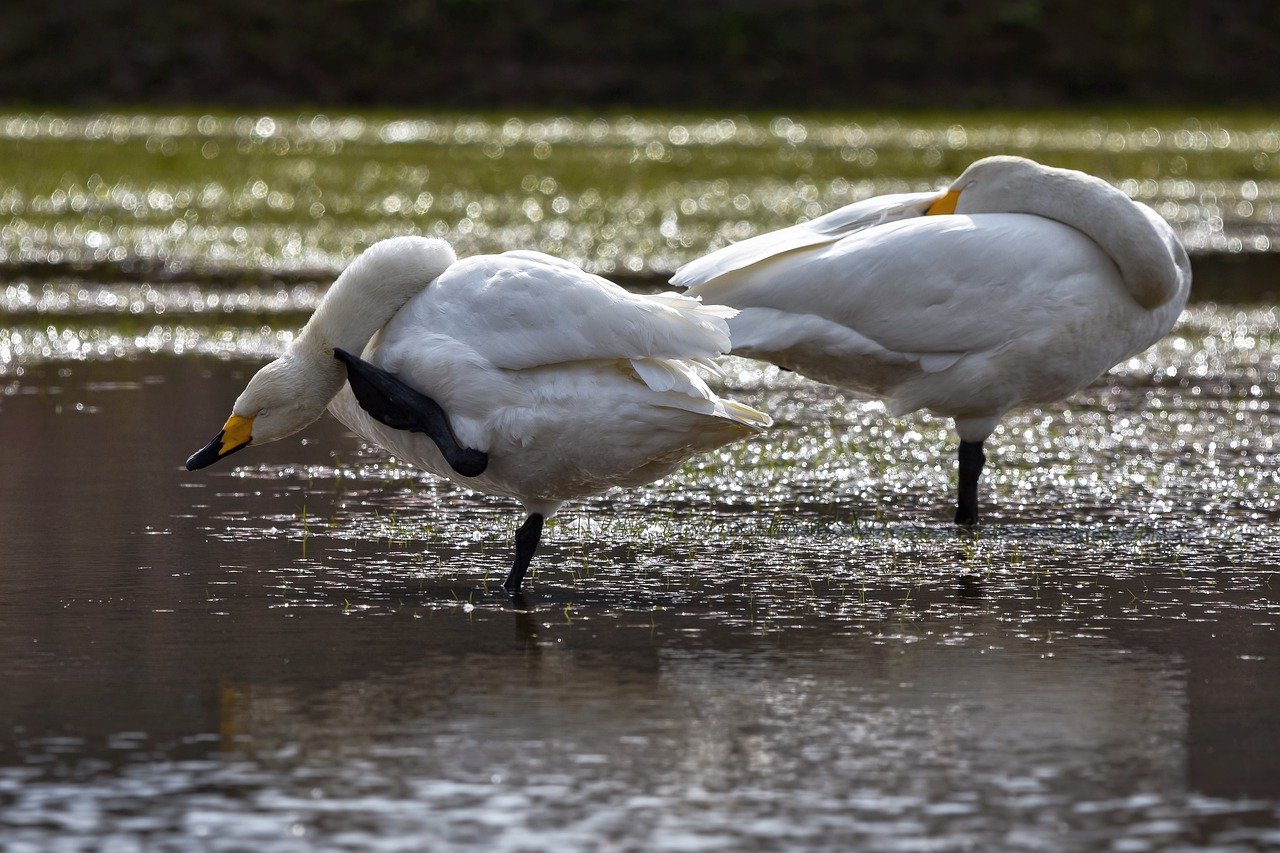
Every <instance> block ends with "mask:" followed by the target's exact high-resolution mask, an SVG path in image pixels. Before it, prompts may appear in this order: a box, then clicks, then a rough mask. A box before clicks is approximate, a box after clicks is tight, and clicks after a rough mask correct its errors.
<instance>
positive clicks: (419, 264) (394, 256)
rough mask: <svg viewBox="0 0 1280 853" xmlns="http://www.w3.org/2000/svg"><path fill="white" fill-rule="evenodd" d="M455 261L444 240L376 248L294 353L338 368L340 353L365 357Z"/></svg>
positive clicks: (319, 312) (349, 274)
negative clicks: (386, 329)
mask: <svg viewBox="0 0 1280 853" xmlns="http://www.w3.org/2000/svg"><path fill="white" fill-rule="evenodd" d="M456 259H457V258H456V256H455V255H454V253H453V249H452V248H450V247H449V244H448V243H446V242H444V241H443V240H431V239H426V238H422V237H397V238H393V239H391V240H384V241H382V242H380V243H376V244H374V245H373V246H372V247H370V248H369V249H367V250H366V251H365V252H364V253H363V254H361V255H360V256H359V257H358V258H356V259H355V261H353V262H352V263H351V265H350V266H349V267H347V269H346V270H344V271H343V273H342V274H341V275H339V276H338V279H337V280H336V281H335V282H334V283H333V285H332V286H331V287H330V288H329V290H328V292H327V293H325V295H324V298H323V299H322V300H320V305H319V306H317V307H316V310H315V313H314V314H312V315H311V319H310V320H309V321H308V322H307V324H306V326H304V327H303V329H302V332H301V333H300V334H299V335H298V338H297V339H296V340H295V341H294V343H293V346H292V347H291V349H292V350H294V351H296V352H297V353H298V354H299V355H304V356H307V357H309V358H315V359H323V360H324V361H325V363H326V364H336V362H334V359H333V351H334V350H335V349H343V350H346V351H347V352H349V353H352V354H355V355H359V354H361V353H362V352H364V349H365V347H366V346H368V344H369V341H370V340H371V339H372V338H373V336H374V334H376V333H377V331H378V330H379V329H381V328H382V327H383V326H385V325H386V324H387V322H388V321H390V320H391V318H392V317H394V316H395V315H396V313H397V312H398V311H399V310H400V309H401V308H403V307H404V306H405V304H406V303H407V302H408V301H409V300H410V299H412V298H413V297H415V296H417V295H418V294H419V293H421V292H422V291H424V290H426V288H427V287H428V286H429V285H430V284H431V282H433V281H434V280H435V279H436V278H437V277H439V275H440V274H441V273H443V272H444V271H445V270H446V269H447V268H448V267H449V265H450V264H452V263H453V262H454V261H455V260H456Z"/></svg>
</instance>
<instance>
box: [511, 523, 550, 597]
mask: <svg viewBox="0 0 1280 853" xmlns="http://www.w3.org/2000/svg"><path fill="white" fill-rule="evenodd" d="M541 538H542V516H541V515H539V514H538V513H536V512H535V513H531V514H530V515H529V518H528V519H526V520H525V523H524V524H522V525H520V529H519V530H517V531H516V562H515V565H514V566H512V567H511V574H509V575H507V579H506V581H505V582H504V583H503V584H502V586H503V587H504V588H505V589H506V590H507V592H512V593H516V592H519V591H520V584H522V583H523V582H524V573H525V570H526V569H528V568H529V563H530V562H531V561H532V560H533V552H534V551H536V550H538V540H539V539H541Z"/></svg>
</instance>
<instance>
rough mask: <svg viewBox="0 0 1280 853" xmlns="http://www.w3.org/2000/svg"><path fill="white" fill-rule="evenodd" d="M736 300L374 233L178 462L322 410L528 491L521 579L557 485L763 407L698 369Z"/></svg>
mask: <svg viewBox="0 0 1280 853" xmlns="http://www.w3.org/2000/svg"><path fill="white" fill-rule="evenodd" d="M734 313H735V312H734V311H733V310H732V309H728V308H724V307H721V306H711V305H703V304H701V302H700V301H699V300H697V299H694V298H690V297H688V296H681V295H679V294H674V293H665V294H658V295H656V296H638V295H635V294H632V293H628V292H627V291H625V290H623V289H622V288H621V287H618V286H617V285H615V284H613V283H611V282H608V281H606V280H604V279H602V278H600V277H598V276H594V275H590V274H588V273H586V272H583V271H582V270H581V269H579V268H578V267H576V266H574V265H573V264H570V263H568V262H566V261H561V260H558V259H556V258H552V257H550V256H547V255H543V254H539V253H537V252H507V253H505V254H502V255H482V256H477V257H472V258H467V259H465V260H461V261H459V260H457V259H456V257H455V256H454V253H453V250H452V249H451V248H450V247H449V244H448V243H445V242H444V241H442V240H432V239H426V238H421V237H398V238H394V239H390V240H384V241H382V242H380V243H377V244H375V245H373V246H372V247H370V248H369V249H368V250H366V251H365V252H364V253H363V254H361V255H360V256H359V257H358V258H356V260H355V261H354V262H352V264H351V265H350V266H349V267H348V268H347V269H346V270H345V271H344V272H343V273H342V275H340V276H339V277H338V279H337V281H336V282H334V284H333V286H332V287H330V289H329V291H328V292H327V293H326V294H325V296H324V299H323V300H322V301H321V303H320V305H319V306H318V307H317V308H316V311H315V313H314V314H313V315H312V317H311V319H310V320H309V321H308V322H307V324H306V326H305V327H304V328H303V329H302V331H301V333H299V334H298V336H297V337H296V338H295V339H294V341H293V342H292V343H291V344H290V346H289V348H288V349H287V350H286V351H285V353H284V354H283V355H281V356H280V357H279V358H277V359H276V360H275V361H272V362H271V363H269V364H267V365H266V366H265V367H263V368H262V369H261V370H259V371H258V372H257V373H256V374H255V375H254V377H253V378H252V379H251V380H250V381H249V384H248V386H247V387H246V388H245V389H244V392H243V393H242V394H241V395H240V396H239V398H238V399H237V400H236V401H235V403H234V405H233V406H232V408H231V417H230V418H229V419H228V420H227V422H226V424H225V426H224V427H223V428H222V431H221V432H219V433H218V435H217V436H215V437H214V439H213V441H211V442H210V443H209V444H208V446H206V447H205V448H203V449H202V450H200V451H198V452H196V453H195V454H194V455H193V456H192V457H191V458H190V459H189V460H188V461H187V468H188V469H191V470H194V469H196V468H203V467H205V466H207V465H210V464H212V463H214V462H216V461H217V460H219V459H221V458H223V457H225V456H228V455H230V454H232V453H235V452H237V451H239V450H241V449H243V448H245V447H247V446H249V445H250V444H254V445H258V444H266V443H267V442H270V441H275V440H276V439H280V438H284V437H285V436H288V435H292V434H293V433H295V432H297V431H299V430H301V429H302V428H304V427H306V426H307V425H308V424H310V423H312V422H314V421H315V420H316V419H317V418H319V417H320V416H321V415H322V414H323V413H324V411H325V410H326V409H328V410H329V411H330V412H332V413H333V415H334V416H335V417H337V418H338V420H340V421H341V422H342V423H344V424H345V425H346V426H348V427H350V428H351V429H352V430H353V431H354V432H356V433H357V434H359V435H360V436H361V437H363V438H364V439H365V440H367V441H369V442H371V443H373V444H376V445H378V446H379V447H382V448H384V449H385V450H387V451H389V452H391V453H393V454H394V455H395V456H397V457H398V458H401V459H404V460H407V461H409V462H411V463H412V464H415V465H417V466H418V467H420V468H423V469H425V470H427V471H430V472H431V473H433V474H437V475H439V476H442V477H447V478H448V479H450V480H453V481H454V482H456V483H459V484H461V485H463V486H465V487H467V488H470V489H475V490H476V491H480V492H484V493H486V494H491V495H501V496H505V497H509V498H514V499H516V500H518V501H520V502H521V503H523V504H524V506H525V508H526V509H527V510H528V513H529V515H528V519H527V520H526V521H525V523H524V524H523V525H522V526H521V527H520V529H519V531H518V532H517V534H516V558H515V562H514V565H513V567H512V569H511V573H510V574H509V575H508V577H507V579H506V582H505V584H504V586H506V587H507V589H509V590H511V591H513V592H515V591H518V590H519V589H520V585H521V581H522V579H523V577H524V573H525V570H526V569H527V568H528V566H529V562H530V560H531V559H532V558H533V553H534V550H535V549H536V548H537V545H538V542H539V539H540V537H541V534H542V525H543V521H544V519H547V518H550V517H551V516H552V515H554V514H555V512H556V510H557V509H559V507H560V505H561V504H563V503H564V502H565V501H568V500H572V499H574V498H580V497H585V496H588V495H593V494H597V493H599V492H602V491H605V490H606V489H609V488H611V487H613V486H636V485H641V484H644V483H649V482H652V481H654V480H656V479H658V478H660V477H662V476H663V475H665V474H667V473H669V472H670V471H672V470H673V469H674V468H676V467H677V466H679V465H680V464H681V463H682V462H683V461H684V460H685V459H687V458H688V457H689V456H690V455H692V454H694V453H697V452H699V451H704V450H710V449H712V448H715V447H719V446H720V445H723V444H727V443H729V442H731V441H734V440H736V439H739V438H742V437H745V436H747V435H751V434H752V433H754V432H756V431H757V430H759V429H761V428H763V427H766V426H768V425H769V424H770V423H771V421H770V419H769V417H768V416H767V415H765V414H763V413H761V412H758V411H756V410H755V409H752V408H749V407H747V406H744V405H742V404H740V403H737V402H734V401H732V400H727V399H723V398H721V397H719V396H717V395H716V394H715V393H713V392H712V391H711V389H710V388H708V387H707V384H706V383H705V382H704V381H703V380H702V378H701V377H700V376H699V375H698V373H697V371H696V370H695V365H703V366H710V367H714V366H713V365H711V363H710V362H709V361H708V360H709V359H711V358H714V357H716V356H718V355H720V354H721V353H723V352H724V351H725V350H727V349H728V347H729V333H728V327H727V325H726V320H727V318H728V317H730V316H732V315H733V314H734Z"/></svg>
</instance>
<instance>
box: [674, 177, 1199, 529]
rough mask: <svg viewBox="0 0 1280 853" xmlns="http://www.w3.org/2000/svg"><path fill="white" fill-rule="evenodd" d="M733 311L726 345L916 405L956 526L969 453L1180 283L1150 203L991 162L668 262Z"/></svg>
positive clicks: (905, 407) (1177, 298) (966, 508)
mask: <svg viewBox="0 0 1280 853" xmlns="http://www.w3.org/2000/svg"><path fill="white" fill-rule="evenodd" d="M671 281H672V283H673V284H676V285H683V286H686V287H687V288H688V290H687V291H686V292H687V293H688V294H690V295H695V296H700V297H702V298H703V299H706V300H708V301H711V302H715V303H720V304H725V305H730V306H733V307H735V308H738V309H740V310H739V313H738V314H737V316H735V317H733V318H731V319H730V320H729V326H730V331H731V334H732V337H733V353H734V354H735V355H743V356H747V357H750V358H758V359H763V360H765V361H770V362H773V363H774V364H777V365H779V366H781V367H785V368H788V369H790V370H795V371H797V372H798V373H801V374H803V375H805V376H808V377H810V378H812V379H816V380H818V381H820V382H826V383H829V384H832V385H838V386H840V387H842V388H846V389H849V390H851V391H853V392H855V393H856V394H860V395H862V396H866V397H871V398H877V399H880V400H883V401H884V402H885V403H886V406H887V408H888V410H889V412H890V414H892V415H904V414H907V413H909V412H914V411H917V410H919V409H926V410H928V411H930V412H933V413H935V414H937V415H941V416H943V417H948V418H952V419H953V420H954V422H955V429H956V432H957V433H958V434H959V438H960V448H959V459H958V469H959V470H958V475H959V476H958V478H959V488H958V497H957V501H956V515H955V520H956V523H958V524H973V523H975V522H976V521H977V517H978V480H979V476H980V474H981V472H982V466H983V464H984V462H985V460H986V457H985V455H984V454H983V449H982V448H983V443H984V442H985V441H986V439H987V437H988V436H990V435H991V433H992V431H993V430H994V429H995V427H996V425H997V424H998V423H999V421H1000V419H1001V417H1003V416H1004V414H1005V413H1006V412H1008V411H1009V410H1010V409H1014V408H1018V407H1021V406H1036V405H1042V404H1047V403H1052V402H1055V401H1057V400H1061V399H1062V398H1064V397H1067V396H1068V395H1070V394H1072V393H1074V392H1076V391H1078V390H1079V389H1081V388H1083V387H1084V386H1086V385H1087V384H1089V383H1090V382H1092V381H1093V380H1094V379H1096V378H1097V377H1098V376H1100V375H1101V374H1103V373H1105V372H1106V371H1107V370H1109V369H1110V368H1111V367H1113V366H1114V365H1116V364H1118V363H1119V362H1121V361H1123V360H1125V359H1127V358H1130V357H1131V356H1133V355H1136V354H1137V353H1140V352H1142V351H1143V350H1145V349H1146V348H1147V347H1149V346H1151V345H1152V344H1154V343H1155V342H1156V341H1158V340H1159V339H1160V338H1161V337H1163V336H1164V335H1165V334H1166V333H1167V332H1168V331H1169V330H1170V329H1171V328H1172V327H1173V324H1174V322H1175V321H1176V320H1177V319H1178V316H1179V314H1181V312H1182V309H1183V306H1184V305H1185V304H1186V301H1187V295H1188V293H1189V291H1190V288H1191V268H1190V264H1189V262H1188V259H1187V253H1186V251H1185V250H1184V249H1183V247H1182V244H1181V243H1180V242H1179V241H1178V238H1177V236H1176V235H1175V234H1174V233H1173V230H1172V229H1171V228H1170V227H1169V226H1168V224H1167V223H1165V221H1164V220H1163V219H1161V218H1160V217H1159V216H1158V215H1157V214H1156V213H1155V212H1154V211H1153V210H1151V209H1150V208H1148V207H1146V206H1145V205H1142V204H1139V203H1136V202H1134V201H1131V200H1130V199H1129V198H1128V197H1127V196H1126V195H1124V193H1122V192H1121V191H1120V190H1118V189H1116V188H1114V187H1112V186H1111V185H1109V184H1107V183H1106V182H1105V181H1103V180H1101V179H1099V178H1095V177H1092V176H1090V175H1086V174H1084V173H1082V172H1077V171H1073V170H1070V169H1057V168H1051V167H1048V166H1043V165H1041V164H1039V163H1036V162H1034V161H1032V160H1027V159H1025V158H1022V157H1003V156H1002V157H988V158H986V159H983V160H979V161H977V162H975V163H973V164H972V165H970V166H969V168H968V169H966V170H965V171H964V173H963V174H961V175H960V177H959V178H957V179H956V180H955V182H954V183H952V184H951V186H950V187H949V188H948V189H946V190H945V191H939V192H924V193H906V194H900V195H888V196H880V197H877V198H871V199H867V200H866V201H861V202H858V203H856V204H851V205H849V206H847V207H844V208H841V209H839V210H836V211H833V212H832V213H829V214H827V215H825V216H822V217H820V218H818V219H814V220H812V221H810V222H806V223H803V224H801V225H796V226H794V227H791V228H785V229H782V230H780V231H774V232H771V233H768V234H762V235H759V236H757V237H754V238H752V239H749V240H745V241H743V242H741V243H736V244H734V245H731V246H727V247H725V248H723V249H720V250H719V251H716V252H712V253H711V254H709V255H706V256H705V257H702V258H699V259H698V260H695V261H693V262H692V263H690V264H687V265H685V266H683V267H681V268H680V269H679V270H678V271H677V273H676V275H675V276H674V277H673V278H672V280H671Z"/></svg>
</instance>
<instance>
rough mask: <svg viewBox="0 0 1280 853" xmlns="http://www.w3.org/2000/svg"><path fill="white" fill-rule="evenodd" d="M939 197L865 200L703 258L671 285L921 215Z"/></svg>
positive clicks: (902, 195)
mask: <svg viewBox="0 0 1280 853" xmlns="http://www.w3.org/2000/svg"><path fill="white" fill-rule="evenodd" d="M938 195H939V194H938V193H937V192H927V193H897V194H893V195H883V196H876V197H875V198H869V199H864V200H863V201H859V202H855V203H853V204H850V205H846V206H844V207H842V208H840V209H838V210H833V211H831V212H830V213H828V214H825V215H823V216H819V217H818V218H817V219H813V220H810V221H809V222H803V223H801V224H799V225H793V226H791V227H790V228H783V229H781V230H778V231H770V232H769V233H767V234H759V235H757V236H755V237H752V238H750V239H748V240H743V241H742V242H741V243H734V244H733V245H730V246H725V247H724V248H723V249H720V250H718V251H715V252H712V253H711V254H709V255H704V256H703V257H701V258H698V259H697V260H696V261H691V262H690V263H687V264H685V265H684V266H682V267H680V269H678V270H676V274H675V275H674V276H672V277H671V283H672V284H674V285H676V286H677V287H693V286H695V285H705V284H707V283H708V282H711V281H713V280H715V279H717V278H719V277H721V276H724V275H726V274H728V273H731V272H735V271H737V270H741V269H745V268H746V267H749V266H752V265H753V264H758V263H760V262H761V261H765V260H769V259H770V258H776V257H778V256H779V255H785V254H787V253H788V252H794V251H796V250H798V249H808V248H812V247H815V246H824V245H828V244H830V243H834V242H836V241H837V240H840V239H842V238H844V237H847V236H849V235H850V234H853V233H856V232H858V231H861V230H862V229H864V228H871V227H874V226H876V225H882V224H884V223H886V222H896V221H898V220H900V219H911V218H914V217H917V216H922V215H924V212H925V210H926V209H928V207H929V205H930V204H932V203H933V202H934V201H935V200H936V199H937V198H938Z"/></svg>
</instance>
